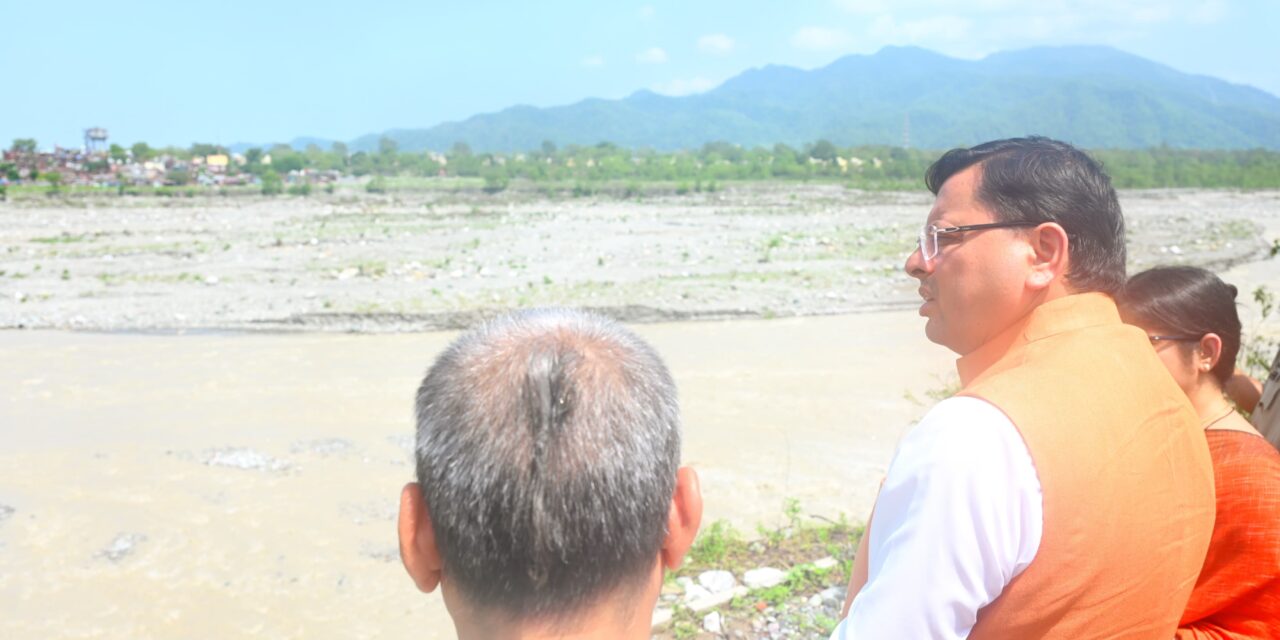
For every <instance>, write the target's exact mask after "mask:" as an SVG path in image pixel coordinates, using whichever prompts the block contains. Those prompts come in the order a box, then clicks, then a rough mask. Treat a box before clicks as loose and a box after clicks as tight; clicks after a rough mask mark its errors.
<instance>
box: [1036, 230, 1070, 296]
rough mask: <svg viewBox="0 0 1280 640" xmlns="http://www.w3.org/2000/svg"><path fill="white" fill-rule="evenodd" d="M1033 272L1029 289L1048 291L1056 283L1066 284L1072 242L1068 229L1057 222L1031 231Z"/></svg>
mask: <svg viewBox="0 0 1280 640" xmlns="http://www.w3.org/2000/svg"><path fill="white" fill-rule="evenodd" d="M1028 240H1029V242H1030V245H1031V272H1030V273H1029V274H1028V275H1027V287H1028V288H1030V289H1033V290H1043V289H1047V288H1048V287H1049V285H1050V284H1053V283H1054V282H1055V281H1056V282H1058V284H1059V285H1061V284H1063V283H1064V278H1065V277H1066V275H1067V269H1068V268H1069V265H1070V257H1071V256H1070V246H1069V245H1070V241H1069V240H1068V238H1067V231H1066V229H1063V228H1062V225H1060V224H1058V223H1056V222H1046V223H1044V224H1041V225H1039V226H1037V227H1035V228H1034V229H1032V230H1031V233H1030V236H1029V238H1028Z"/></svg>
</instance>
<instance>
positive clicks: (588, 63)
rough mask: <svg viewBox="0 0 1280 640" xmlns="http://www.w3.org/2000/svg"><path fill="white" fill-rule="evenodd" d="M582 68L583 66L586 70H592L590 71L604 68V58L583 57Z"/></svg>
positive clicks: (595, 56) (598, 56)
mask: <svg viewBox="0 0 1280 640" xmlns="http://www.w3.org/2000/svg"><path fill="white" fill-rule="evenodd" d="M582 66H584V67H588V68H592V69H594V68H598V67H603V66H604V56H601V55H591V56H587V57H585V58H583V59H582Z"/></svg>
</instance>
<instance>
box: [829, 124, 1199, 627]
mask: <svg viewBox="0 0 1280 640" xmlns="http://www.w3.org/2000/svg"><path fill="white" fill-rule="evenodd" d="M926 183H927V184H928V186H929V189H930V191H932V192H933V193H934V194H935V195H936V196H937V198H936V200H935V202H934V206H933V209H932V210H931V211H930V212H929V216H928V219H927V220H926V221H925V225H924V227H923V229H922V230H921V232H920V236H919V246H918V247H917V249H916V250H915V251H914V252H912V254H911V256H910V257H909V258H908V259H907V263H906V265H905V269H906V271H907V273H908V274H909V275H911V276H912V277H913V278H915V279H917V280H918V281H919V282H920V288H919V293H920V296H921V298H922V299H923V304H922V305H921V306H920V315H922V316H924V317H925V318H926V323H925V335H926V336H927V337H928V338H929V339H930V340H931V341H933V342H936V343H938V344H941V345H944V346H946V347H948V348H950V349H951V350H952V351H955V352H956V353H957V354H959V355H960V356H961V357H960V359H959V360H958V361H957V369H958V371H959V374H960V381H961V384H962V385H963V386H962V390H961V391H960V393H958V394H957V396H956V397H953V398H949V399H947V400H944V401H942V402H940V403H938V405H936V406H935V407H934V408H933V409H932V410H930V411H929V413H928V414H927V415H926V416H925V417H924V418H923V419H922V420H921V422H920V423H919V424H918V425H916V426H915V427H914V428H913V429H912V430H911V432H910V433H908V434H907V435H906V437H905V438H904V439H903V441H902V442H901V443H900V445H899V447H898V451H897V452H896V454H895V456H894V459H893V462H892V463H891V465H890V467H889V471H888V474H887V476H886V478H885V481H884V484H883V485H882V487H881V491H880V494H879V496H878V498H877V501H876V506H875V509H874V511H873V514H872V519H871V522H870V524H869V526H868V531H867V533H866V536H865V537H864V546H863V549H862V550H860V552H859V556H860V557H859V558H858V565H859V566H860V567H862V569H860V570H859V569H855V571H854V577H853V580H852V581H851V584H850V602H849V603H847V617H846V618H845V619H844V620H843V621H842V622H841V623H840V626H838V627H837V629H836V631H835V633H834V634H833V635H832V638H833V639H846V638H847V639H851V638H859V639H866V638H1063V639H1065V638H1071V639H1079V638H1171V637H1173V635H1174V630H1175V628H1176V627H1177V623H1178V619H1179V616H1180V615H1181V613H1182V610H1183V608H1184V606H1185V604H1186V602H1187V598H1188V597H1189V595H1190V592H1191V588H1192V586H1193V585H1194V584H1195V582H1196V578H1197V576H1198V574H1199V571H1200V568H1201V565H1202V563H1203V562H1204V558H1205V551H1206V549H1207V547H1208V543H1209V537H1210V534H1211V531H1212V528H1213V518H1214V494H1213V476H1212V470H1211V467H1210V461H1209V454H1208V449H1207V445H1206V443H1205V439H1204V437H1203V434H1202V433H1200V431H1199V429H1198V422H1197V420H1196V417H1195V414H1194V413H1193V412H1192V410H1191V408H1190V406H1189V404H1188V403H1187V400H1186V398H1185V396H1184V395H1183V394H1182V393H1181V391H1180V390H1179V389H1178V387H1177V385H1176V384H1175V383H1174V381H1173V380H1172V378H1170V376H1169V374H1168V372H1167V371H1166V370H1165V368H1164V367H1163V366H1161V365H1160V362H1159V361H1158V360H1157V358H1156V356H1155V354H1154V352H1153V351H1152V349H1151V347H1150V345H1149V344H1148V342H1147V337H1146V335H1145V334H1143V333H1142V332H1141V331H1139V330H1138V329H1136V328H1134V327H1130V326H1127V325H1124V324H1121V322H1120V317H1119V314H1118V312H1117V310H1116V306H1115V303H1114V302H1113V300H1112V297H1111V296H1112V294H1113V293H1114V292H1116V291H1118V290H1119V289H1120V287H1121V286H1122V285H1123V284H1124V281H1125V245H1124V219H1123V217H1122V215H1121V212H1120V205H1119V202H1118V200H1117V198H1116V194H1115V190H1114V189H1113V188H1112V187H1111V182H1110V179H1109V178H1108V177H1107V176H1106V174H1105V173H1103V171H1102V169H1101V167H1100V166H1099V165H1098V163H1097V162H1095V161H1094V160H1093V159H1091V158H1090V157H1089V156H1087V155H1086V154H1084V153H1083V152H1081V151H1079V150H1078V149H1076V148H1074V147H1072V146H1071V145H1068V144H1065V143H1062V142H1058V141H1054V140H1049V139H1046V138H1039V137H1032V138H1018V139H1009V140H997V141H994V142H988V143H985V144H982V145H979V146H976V147H973V148H971V149H954V150H952V151H949V152H948V153H946V154H945V155H943V156H942V157H941V158H940V159H939V160H938V161H937V162H936V163H934V164H933V166H931V167H930V168H929V171H928V173H927V175H926Z"/></svg>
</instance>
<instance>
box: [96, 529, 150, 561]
mask: <svg viewBox="0 0 1280 640" xmlns="http://www.w3.org/2000/svg"><path fill="white" fill-rule="evenodd" d="M146 540H147V536H146V535H144V534H141V533H121V534H119V535H117V536H116V539H115V540H112V541H111V544H109V545H107V548H105V549H103V550H102V551H99V552H98V556H99V557H102V558H106V559H107V560H110V561H112V562H120V561H121V560H124V559H125V558H127V557H129V554H131V553H133V550H134V549H136V548H137V547H138V545H140V544H142V543H143V542H146Z"/></svg>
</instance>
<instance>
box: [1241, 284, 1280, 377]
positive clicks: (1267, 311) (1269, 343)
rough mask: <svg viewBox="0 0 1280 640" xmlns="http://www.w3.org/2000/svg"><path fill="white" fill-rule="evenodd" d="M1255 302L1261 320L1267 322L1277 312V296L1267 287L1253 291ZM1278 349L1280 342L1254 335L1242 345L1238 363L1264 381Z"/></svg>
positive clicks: (1248, 372) (1259, 287)
mask: <svg viewBox="0 0 1280 640" xmlns="http://www.w3.org/2000/svg"><path fill="white" fill-rule="evenodd" d="M1253 300H1254V302H1257V303H1258V307H1259V308H1258V312H1259V314H1260V315H1261V316H1262V317H1261V318H1260V319H1261V320H1263V321H1265V320H1266V319H1267V317H1268V316H1270V315H1271V312H1272V311H1274V310H1275V307H1276V296H1275V294H1274V293H1272V292H1271V290H1270V289H1268V288H1267V287H1266V286H1265V285H1259V286H1258V288H1257V289H1254V290H1253ZM1277 349H1280V341H1277V340H1268V339H1267V338H1265V337H1263V336H1261V335H1257V334H1254V335H1252V336H1249V337H1248V338H1247V339H1246V340H1244V343H1243V344H1241V345H1240V355H1239V356H1238V359H1237V360H1236V362H1237V363H1239V364H1240V367H1241V368H1242V369H1244V371H1245V373H1247V374H1249V375H1250V376H1252V377H1253V378H1254V379H1255V380H1264V379H1266V377H1267V375H1268V374H1269V373H1270V370H1271V361H1272V358H1273V357H1274V356H1275V353H1276V350H1277Z"/></svg>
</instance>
